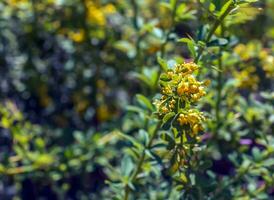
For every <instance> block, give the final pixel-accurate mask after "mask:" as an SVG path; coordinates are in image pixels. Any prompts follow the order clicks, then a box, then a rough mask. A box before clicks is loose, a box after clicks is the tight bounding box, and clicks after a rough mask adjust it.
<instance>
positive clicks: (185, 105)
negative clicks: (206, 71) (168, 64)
mask: <svg viewBox="0 0 274 200" xmlns="http://www.w3.org/2000/svg"><path fill="white" fill-rule="evenodd" d="M198 68H199V67H198V66H197V65H196V64H195V63H183V64H178V65H176V66H175V67H174V69H170V70H168V71H166V72H165V73H163V74H162V75H161V76H160V85H161V88H162V89H161V93H162V97H161V98H160V99H158V100H156V101H155V102H154V104H155V106H156V108H157V111H158V112H157V113H158V116H159V117H160V118H164V117H165V116H166V115H168V114H170V113H174V114H172V115H174V116H175V115H176V118H177V122H178V125H179V126H180V127H183V126H188V128H187V129H189V130H190V131H189V134H190V135H191V136H195V135H197V134H198V132H199V131H201V130H202V122H203V121H204V120H205V117H204V116H203V113H202V112H199V111H198V110H195V109H191V105H192V103H194V102H197V101H198V100H199V99H200V98H201V97H203V96H204V95H205V94H206V92H205V86H206V83H205V82H199V81H197V79H196V78H195V76H194V75H193V73H194V71H195V70H197V69H198ZM176 113H177V114H176Z"/></svg>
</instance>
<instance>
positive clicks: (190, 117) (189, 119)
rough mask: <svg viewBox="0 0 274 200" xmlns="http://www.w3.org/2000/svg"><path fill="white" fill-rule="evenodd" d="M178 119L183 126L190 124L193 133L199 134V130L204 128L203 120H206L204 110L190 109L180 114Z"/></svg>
mask: <svg viewBox="0 0 274 200" xmlns="http://www.w3.org/2000/svg"><path fill="white" fill-rule="evenodd" d="M177 121H178V122H179V124H180V125H181V126H183V125H189V127H190V129H191V132H190V133H191V134H192V135H193V136H194V135H197V133H198V132H199V131H202V130H203V127H202V122H203V121H205V117H204V115H203V113H202V112H199V111H198V110H194V109H190V110H188V111H187V112H185V113H181V114H179V117H178V118H177Z"/></svg>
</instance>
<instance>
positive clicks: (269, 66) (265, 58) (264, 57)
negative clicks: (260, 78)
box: [259, 49, 274, 78]
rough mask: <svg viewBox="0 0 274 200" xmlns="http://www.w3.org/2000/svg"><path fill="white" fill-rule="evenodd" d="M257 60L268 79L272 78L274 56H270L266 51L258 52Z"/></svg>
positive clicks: (273, 75)
mask: <svg viewBox="0 0 274 200" xmlns="http://www.w3.org/2000/svg"><path fill="white" fill-rule="evenodd" d="M259 58H260V60H261V63H262V65H263V70H264V71H265V73H266V76H267V77H268V78H274V67H273V66H274V56H273V55H270V54H269V53H268V51H267V50H265V49H263V50H262V51H260V54H259Z"/></svg>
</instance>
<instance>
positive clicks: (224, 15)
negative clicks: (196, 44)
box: [194, 1, 234, 63]
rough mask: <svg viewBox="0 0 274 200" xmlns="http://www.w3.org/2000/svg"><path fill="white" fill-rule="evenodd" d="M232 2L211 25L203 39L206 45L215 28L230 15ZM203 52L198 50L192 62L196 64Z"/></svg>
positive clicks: (200, 49) (201, 49) (202, 49)
mask: <svg viewBox="0 0 274 200" xmlns="http://www.w3.org/2000/svg"><path fill="white" fill-rule="evenodd" d="M232 5H233V2H232V1H231V2H230V4H229V6H227V8H226V10H225V11H224V13H223V14H222V15H221V16H220V17H219V19H217V20H216V21H215V23H214V24H213V26H212V28H211V29H210V31H209V33H208V35H207V37H206V39H205V43H206V45H207V43H208V42H209V41H210V39H211V37H212V36H213V34H214V33H215V31H216V30H217V28H218V27H219V26H220V25H221V24H222V23H223V21H224V19H225V18H226V16H227V15H228V14H229V13H230V11H231V10H232V9H233V8H234V7H233V6H232ZM203 51H204V48H199V50H198V54H197V56H196V58H195V59H194V62H195V63H197V62H198V61H199V60H200V57H201V55H202V53H203Z"/></svg>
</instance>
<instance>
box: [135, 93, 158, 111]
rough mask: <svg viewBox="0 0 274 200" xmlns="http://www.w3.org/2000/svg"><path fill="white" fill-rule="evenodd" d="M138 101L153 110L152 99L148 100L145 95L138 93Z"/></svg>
mask: <svg viewBox="0 0 274 200" xmlns="http://www.w3.org/2000/svg"><path fill="white" fill-rule="evenodd" d="M136 98H137V101H138V103H140V104H141V105H143V106H145V107H146V108H148V109H149V110H150V111H153V110H154V108H153V105H152V104H151V102H150V100H148V99H147V98H146V97H145V96H144V95H141V94H137V95H136Z"/></svg>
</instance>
